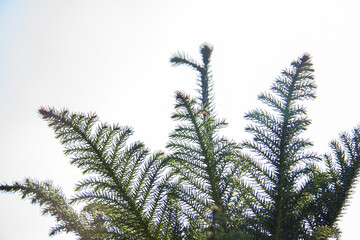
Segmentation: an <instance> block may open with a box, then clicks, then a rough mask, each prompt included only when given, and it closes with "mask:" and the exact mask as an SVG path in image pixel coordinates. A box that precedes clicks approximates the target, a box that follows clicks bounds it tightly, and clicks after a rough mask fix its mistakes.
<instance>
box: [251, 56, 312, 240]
mask: <svg viewBox="0 0 360 240" xmlns="http://www.w3.org/2000/svg"><path fill="white" fill-rule="evenodd" d="M313 71H314V70H313V68H312V64H311V60H310V56H309V55H307V54H305V55H303V56H302V57H301V58H299V59H298V60H297V61H294V62H292V63H291V68H290V69H286V70H284V71H283V72H282V75H281V76H280V77H279V78H277V79H276V80H275V83H274V84H273V85H272V86H271V91H272V93H267V92H265V93H261V94H260V95H259V100H261V101H262V102H263V103H265V104H266V105H268V106H269V107H270V108H271V109H272V110H273V111H274V113H270V112H268V111H266V110H261V109H255V110H253V111H250V112H249V113H247V114H246V115H245V118H246V119H248V120H251V121H252V122H253V124H250V125H249V126H248V127H247V128H246V131H248V132H249V133H252V134H253V136H254V138H253V141H245V142H244V146H245V147H247V148H249V149H251V150H252V151H253V152H254V153H255V154H256V155H257V156H256V158H255V159H253V160H251V161H249V162H248V163H247V164H248V166H249V169H250V171H249V176H250V177H251V178H252V179H253V181H254V182H255V183H256V185H255V186H252V187H250V188H249V192H250V195H249V196H250V197H249V199H248V204H249V209H250V210H251V212H252V214H251V215H252V216H254V218H253V219H252V220H251V221H252V222H253V224H252V225H254V226H257V228H254V227H250V230H251V231H253V232H254V234H256V235H258V237H259V238H262V239H267V238H270V239H295V238H298V237H299V236H301V235H302V234H303V229H301V216H300V212H301V208H302V206H303V205H304V201H306V199H307V198H306V197H305V196H306V192H305V191H304V186H305V185H306V178H304V172H305V165H306V164H307V163H308V162H310V161H311V160H315V159H317V157H316V155H315V154H314V153H311V152H308V151H305V150H306V149H307V148H308V147H310V146H312V144H311V142H310V141H309V140H307V139H303V138H300V137H299V135H300V133H301V132H303V131H304V130H305V129H306V128H307V127H308V126H309V125H310V123H311V121H310V120H309V119H308V118H307V116H306V109H305V107H303V106H302V105H299V104H298V102H299V101H301V100H306V99H314V98H315V88H316V86H315V84H314V78H313V75H312V73H313ZM301 181H303V182H304V181H305V182H304V184H302V185H301V184H300V185H299V184H298V183H299V182H301Z"/></svg>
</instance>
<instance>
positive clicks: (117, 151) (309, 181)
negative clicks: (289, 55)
mask: <svg viewBox="0 0 360 240" xmlns="http://www.w3.org/2000/svg"><path fill="white" fill-rule="evenodd" d="M212 51H213V49H212V47H211V46H209V45H206V44H204V45H202V46H201V47H200V54H201V57H202V62H201V63H198V62H196V61H195V60H193V59H192V58H190V57H188V56H187V55H186V54H180V53H178V54H176V55H174V56H173V57H172V58H171V59H170V62H171V63H172V64H173V65H174V66H179V65H186V66H189V67H191V68H193V69H194V70H195V71H196V72H197V73H198V77H199V79H198V86H199V89H198V92H199V97H198V99H195V98H192V97H191V96H189V95H187V94H186V93H184V92H176V93H175V99H176V104H175V112H174V113H173V114H172V119H173V120H175V121H177V122H178V124H177V126H176V127H175V129H174V131H173V132H171V134H170V136H169V142H168V144H167V150H168V153H167V154H165V153H164V152H155V153H150V150H149V149H147V148H146V147H145V145H144V144H143V143H141V142H133V143H128V139H129V137H130V136H131V135H132V133H133V130H132V129H131V128H129V127H126V126H125V127H124V126H118V125H109V124H107V123H100V122H99V119H98V117H97V116H96V114H92V113H90V114H82V113H71V112H69V111H68V110H60V111H58V110H55V109H53V108H41V109H40V110H39V113H40V115H41V116H42V118H43V119H44V120H45V121H47V122H48V124H49V126H50V127H51V128H52V129H53V130H54V132H55V136H56V137H57V138H58V139H59V140H60V142H61V144H62V145H63V146H64V149H65V150H64V152H65V154H66V155H69V156H71V162H70V163H71V164H73V165H75V166H77V167H79V168H80V169H82V171H83V173H84V174H85V175H86V176H87V177H86V178H85V179H83V180H81V181H80V182H78V183H77V185H76V187H75V191H76V194H75V196H74V197H73V198H72V199H70V200H67V199H66V198H65V196H64V195H63V194H62V193H61V190H60V188H57V187H54V186H53V184H52V182H50V181H37V180H32V179H25V180H24V181H23V182H15V183H13V184H11V185H9V184H3V185H0V191H3V192H19V193H21V194H22V197H23V198H28V199H30V200H31V202H32V203H34V204H39V205H40V206H41V207H42V209H43V214H50V215H51V216H54V217H55V218H56V220H57V222H58V225H56V226H55V227H54V228H53V229H52V230H51V232H50V235H51V236H52V235H55V234H58V233H61V232H73V233H75V234H76V236H78V238H79V239H86V240H94V239H209V240H220V239H222V240H230V239H284V240H285V239H329V238H330V237H335V238H338V237H339V236H340V230H339V229H338V228H337V225H336V223H337V221H338V220H339V217H340V216H341V214H342V211H343V209H344V208H345V207H346V204H347V200H348V199H349V197H350V196H351V190H352V189H353V186H354V184H355V182H356V179H357V177H358V173H359V168H360V128H359V127H357V128H355V129H354V130H353V132H352V133H351V134H349V133H343V134H341V135H340V141H335V140H334V141H332V142H331V144H330V147H331V149H332V151H333V156H332V155H330V154H325V155H318V154H315V153H314V152H313V151H312V150H311V147H312V143H311V142H310V140H308V139H305V138H303V137H302V136H301V134H302V133H303V132H304V131H305V130H306V129H307V127H308V126H309V125H310V124H311V121H310V120H309V119H308V117H307V112H306V108H305V107H304V106H303V105H302V102H303V101H304V100H313V99H314V98H315V89H316V85H315V82H314V77H313V72H314V70H313V67H312V63H311V57H310V56H309V55H308V54H304V55H303V56H302V57H300V58H299V59H298V60H296V61H294V62H292V63H291V66H290V68H288V69H285V70H284V71H283V72H282V73H281V76H280V77H279V78H277V79H276V80H275V82H274V83H273V85H272V86H271V88H270V92H263V93H261V94H260V95H259V100H260V101H261V102H262V103H264V104H265V105H266V108H264V109H260V108H258V109H255V110H252V111H250V112H248V113H247V114H246V115H245V118H246V119H247V120H249V121H251V123H250V124H249V125H248V126H247V128H246V131H247V132H249V133H250V134H252V135H253V139H252V140H247V141H243V142H241V143H237V142H235V141H233V140H230V139H227V138H226V137H223V136H221V135H220V130H221V129H222V128H224V127H226V126H227V123H226V121H225V120H223V119H219V118H217V116H216V112H215V104H214V102H213V101H214V94H213V92H212V89H213V81H212V76H211V70H210V62H211V54H212ZM242 148H245V149H242ZM79 203H82V206H83V207H82V208H81V209H80V210H79V211H77V210H75V209H74V207H75V206H77V205H78V204H79Z"/></svg>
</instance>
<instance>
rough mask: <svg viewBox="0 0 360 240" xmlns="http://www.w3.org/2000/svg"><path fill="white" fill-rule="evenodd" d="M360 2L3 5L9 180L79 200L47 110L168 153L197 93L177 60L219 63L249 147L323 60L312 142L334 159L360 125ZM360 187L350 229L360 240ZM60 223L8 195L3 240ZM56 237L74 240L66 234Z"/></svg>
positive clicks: (3, 139)
mask: <svg viewBox="0 0 360 240" xmlns="http://www.w3.org/2000/svg"><path fill="white" fill-rule="evenodd" d="M359 12H360V3H358V1H356V0H354V1H350V0H349V1H346V0H338V1H331V0H323V1H322V0H317V1H314V0H302V1H289V0H284V1H276V0H275V1H274V0H272V1H268V0H257V1H226V0H225V1H224V0H222V1H209V0H204V1H200V0H197V1H194V0H191V1H184V0H183V1H170V0H163V1H160V0H153V1H145V0H139V1H134V0H118V1H92V0H86V1H85V0H84V1H78V0H52V1H25V0H18V1H9V0H8V1H6V0H0V146H1V147H0V182H2V183H3V182H12V181H15V180H22V179H23V178H24V177H28V176H31V177H34V178H37V179H41V180H44V179H53V180H54V182H55V184H57V185H60V186H62V187H63V189H64V191H65V193H66V194H67V195H68V196H69V197H70V196H71V194H72V193H73V192H72V189H73V186H74V184H75V182H76V181H78V180H79V179H80V178H81V174H80V171H79V170H78V169H76V168H75V167H73V166H70V165H69V164H68V158H67V157H64V155H63V153H62V146H61V145H60V143H59V142H58V140H56V139H55V138H54V134H53V132H52V130H51V129H50V128H48V127H47V125H46V123H45V122H44V121H42V120H41V119H40V118H39V116H38V115H37V112H36V111H37V109H38V108H39V107H40V106H55V107H56V108H63V107H66V108H69V109H70V110H72V111H81V112H89V111H95V112H97V113H98V114H99V116H100V118H101V120H103V121H107V122H110V123H117V122H118V123H120V124H122V125H130V126H133V127H134V128H135V131H136V134H135V136H134V140H138V139H140V140H142V141H144V142H145V143H146V144H147V145H148V146H149V147H151V148H152V149H153V150H161V149H164V146H165V144H166V141H167V136H168V133H169V132H170V131H171V129H172V127H173V126H174V123H173V122H172V121H171V120H170V114H171V112H172V111H173V105H174V102H175V101H174V98H173V95H174V91H175V90H185V91H186V92H188V93H190V94H192V95H193V96H194V95H195V91H194V88H195V87H196V84H195V78H196V74H195V73H194V72H192V71H191V70H189V69H187V68H185V67H178V68H173V67H171V66H170V64H169V62H168V60H169V58H170V56H171V55H172V54H173V53H175V52H176V51H178V50H180V51H185V52H187V53H189V55H191V56H193V57H196V56H198V55H199V53H198V49H199V46H200V44H201V43H203V42H208V43H211V44H213V45H214V53H213V58H212V66H213V75H214V81H215V94H216V95H215V101H216V107H217V112H218V115H219V117H224V118H226V119H227V120H228V122H229V123H230V126H229V128H228V129H227V130H225V131H224V133H225V134H227V135H228V136H230V137H231V138H234V139H235V140H238V141H241V140H243V139H245V138H246V137H247V135H246V134H245V133H244V130H243V129H244V127H245V126H246V122H245V121H244V120H243V115H244V113H245V112H247V111H248V110H251V109H253V108H254V107H255V106H261V105H260V102H258V101H257V100H256V98H257V94H258V93H260V92H261V91H263V90H268V88H269V86H270V84H271V83H272V81H273V80H274V78H275V77H277V76H278V75H279V74H280V72H281V70H282V69H283V68H285V67H287V66H289V64H290V62H291V61H292V60H294V59H296V58H297V57H298V56H300V55H301V54H303V53H304V52H309V53H310V54H311V55H312V56H313V63H314V67H315V70H316V72H315V74H316V82H317V84H318V91H317V92H318V98H317V99H316V100H315V101H314V102H310V103H309V104H307V106H308V110H309V116H310V118H311V119H312V120H313V125H312V126H311V127H310V128H309V130H308V132H307V133H306V136H308V137H310V138H311V139H312V140H313V142H314V144H315V147H314V150H315V151H318V152H319V153H323V152H327V151H329V149H328V143H329V141H330V140H331V139H333V138H336V137H337V136H338V133H339V132H341V131H344V130H350V129H352V127H354V126H356V125H357V124H359V123H360V111H359V110H358V105H359V93H358V92H359V87H360V83H359V81H360V78H359V74H358V69H359V66H360V14H359ZM359 201H360V187H359V189H358V191H357V193H356V194H355V195H354V196H353V200H352V202H353V203H352V204H351V205H350V207H349V208H348V209H347V211H346V214H345V215H344V217H343V221H341V222H340V226H341V229H342V231H343V239H346V240H347V239H354V238H355V236H357V235H358V230H357V227H358V215H359V214H360V202H359ZM53 223H54V222H53V220H52V218H51V217H43V216H41V215H40V210H39V207H38V206H32V205H30V203H29V201H24V200H20V197H19V196H18V195H12V194H0V240H14V239H38V240H44V239H49V237H48V235H47V234H48V232H49V229H50V227H51V226H53ZM53 239H75V237H74V236H71V235H66V234H61V235H58V236H56V237H54V238H53Z"/></svg>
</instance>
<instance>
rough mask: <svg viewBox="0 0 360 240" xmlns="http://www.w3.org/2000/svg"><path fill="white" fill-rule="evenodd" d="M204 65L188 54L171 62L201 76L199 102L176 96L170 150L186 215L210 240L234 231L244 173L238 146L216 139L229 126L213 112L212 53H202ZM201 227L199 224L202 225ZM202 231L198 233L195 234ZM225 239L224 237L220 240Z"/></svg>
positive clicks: (204, 47) (207, 49)
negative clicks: (233, 217)
mask: <svg viewBox="0 0 360 240" xmlns="http://www.w3.org/2000/svg"><path fill="white" fill-rule="evenodd" d="M200 53H201V55H202V60H203V62H202V64H199V63H197V62H196V61H194V60H192V59H191V58H189V57H186V56H185V55H184V54H182V55H177V56H174V57H173V58H171V60H170V61H171V62H172V63H173V65H181V64H185V65H188V66H190V67H192V68H193V69H195V70H196V71H197V72H198V73H199V76H200V77H199V81H198V85H199V86H200V89H199V93H200V97H199V98H198V99H199V100H200V101H201V103H200V104H198V103H197V101H196V100H195V99H192V98H191V97H190V96H188V95H186V94H184V93H182V92H177V93H176V105H175V109H176V112H175V113H174V114H173V115H172V118H173V119H174V120H177V121H180V122H181V124H179V125H178V126H177V127H176V128H175V130H174V132H172V133H171V135H170V142H169V143H168V145H167V148H169V149H171V150H172V153H171V156H170V158H171V159H172V160H173V161H172V164H173V167H174V169H175V171H176V172H178V174H179V175H180V179H179V184H178V185H177V192H178V193H179V196H178V198H179V201H180V202H181V203H182V205H183V206H184V207H183V212H184V214H185V215H186V216H188V219H190V220H189V221H191V219H192V218H190V217H189V216H196V218H195V219H196V221H197V222H198V223H197V224H193V226H198V227H197V229H203V230H209V231H210V235H211V236H213V237H215V236H222V237H224V235H226V234H227V233H228V232H230V231H231V227H230V224H229V223H228V220H229V216H230V215H231V213H230V210H231V209H233V206H234V204H236V203H238V202H237V201H238V198H237V197H238V193H239V191H238V189H237V188H235V187H234V185H232V183H233V181H234V178H236V177H237V176H238V175H239V174H240V161H239V160H240V158H241V155H240V152H239V150H240V147H239V146H238V144H236V143H235V142H233V141H229V140H227V139H226V138H224V137H219V136H217V133H218V131H219V130H220V129H221V128H223V127H225V126H226V125H227V124H226V122H225V121H224V120H218V119H216V118H215V114H214V109H213V104H212V100H213V95H212V91H211V90H212V83H211V76H210V69H209V63H210V56H211V53H212V48H211V47H209V46H207V45H202V46H201V48H200ZM199 223H200V224H199ZM196 231H198V230H196ZM220 239H221V238H220Z"/></svg>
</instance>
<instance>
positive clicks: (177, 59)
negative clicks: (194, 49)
mask: <svg viewBox="0 0 360 240" xmlns="http://www.w3.org/2000/svg"><path fill="white" fill-rule="evenodd" d="M212 51H213V48H212V47H211V46H209V45H207V44H203V45H201V47H200V53H201V56H202V63H198V62H197V61H196V60H194V59H192V58H190V57H188V56H187V55H186V54H181V53H179V54H177V55H174V56H173V57H172V58H171V59H170V62H171V63H172V64H173V66H178V65H188V66H190V67H191V68H193V69H194V70H196V71H197V72H198V76H199V79H198V86H199V87H200V89H198V92H199V93H200V97H199V100H200V101H201V103H202V106H203V110H204V115H207V114H209V113H210V111H211V110H212V109H213V107H214V104H213V97H214V96H213V93H212V89H213V82H212V76H211V71H210V59H211V53H212Z"/></svg>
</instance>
